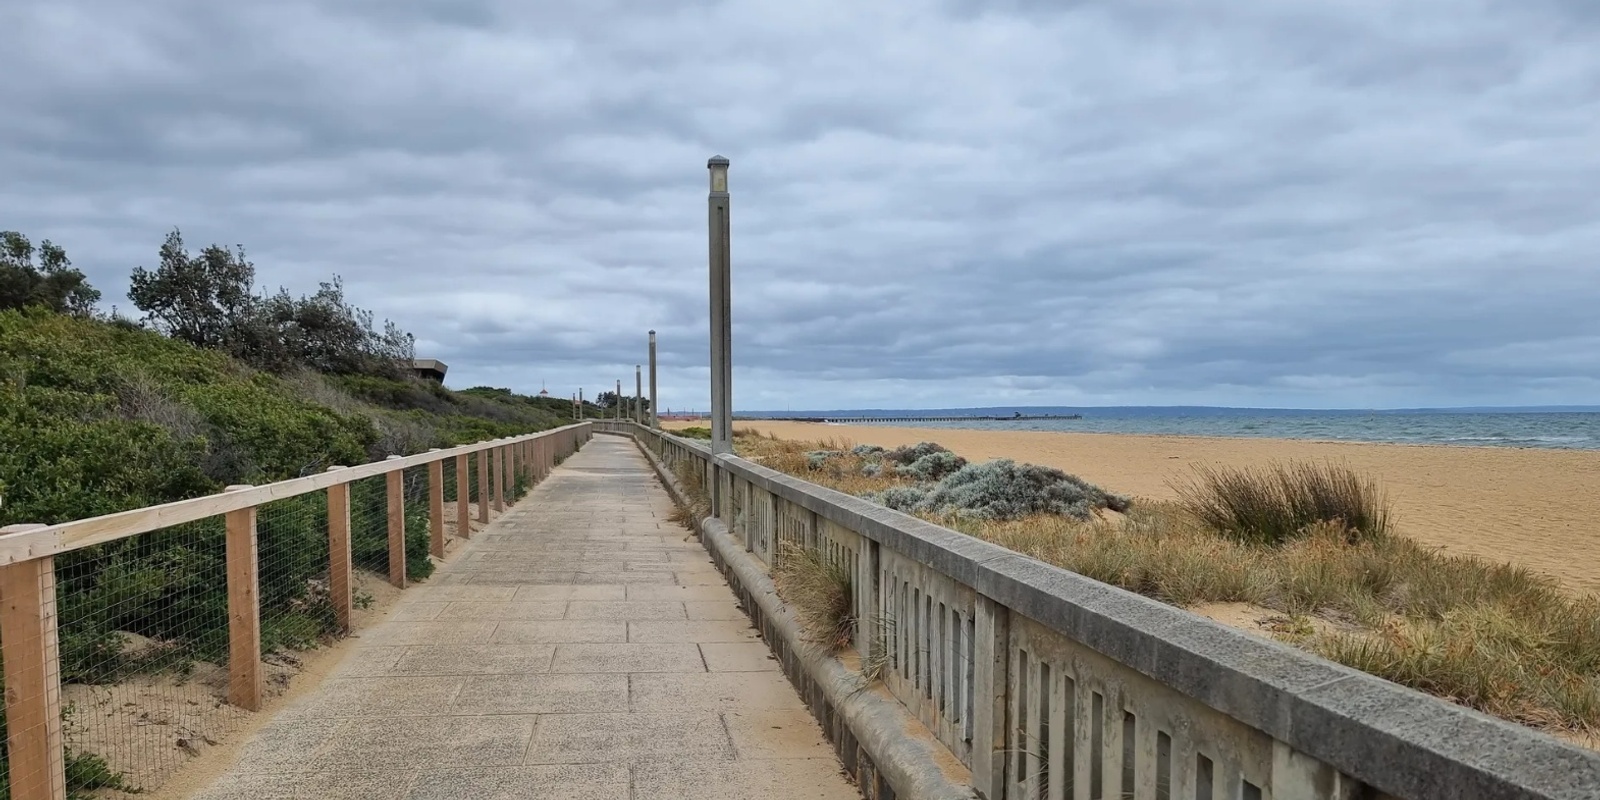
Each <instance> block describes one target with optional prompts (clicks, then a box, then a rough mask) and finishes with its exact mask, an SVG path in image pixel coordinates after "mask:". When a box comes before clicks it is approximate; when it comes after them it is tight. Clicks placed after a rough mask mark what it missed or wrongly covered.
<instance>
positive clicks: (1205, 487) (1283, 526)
mask: <svg viewBox="0 0 1600 800" xmlns="http://www.w3.org/2000/svg"><path fill="white" fill-rule="evenodd" d="M1172 488H1173V489H1174V490H1175V491H1177V493H1178V496H1179V497H1180V498H1181V502H1182V504H1183V505H1184V507H1185V508H1187V509H1188V510H1189V512H1190V513H1191V514H1193V515H1194V516H1196V517H1198V518H1199V519H1200V520H1201V521H1203V522H1205V523H1206V524H1207V525H1210V526H1211V527H1212V528H1215V529H1216V530H1218V531H1220V532H1222V533H1224V534H1226V535H1228V536H1231V537H1233V538H1236V539H1239V540H1241V541H1246V542H1259V543H1263V544H1282V543H1284V542H1287V541H1289V540H1290V539H1293V538H1295V537H1297V536H1299V535H1301V534H1302V533H1304V532H1305V531H1306V530H1307V529H1308V528H1310V527H1311V526H1313V525H1317V524H1323V523H1339V524H1341V525H1342V526H1343V527H1344V529H1345V530H1346V531H1347V532H1348V537H1349V538H1350V539H1351V540H1352V541H1353V540H1356V539H1372V538H1377V537H1381V536H1385V535H1387V534H1388V532H1389V517H1390V511H1389V501H1388V499H1387V498H1386V497H1385V496H1384V493H1383V490H1382V489H1381V488H1380V487H1379V486H1378V484H1377V481H1375V480H1373V479H1372V478H1370V477H1367V476H1364V475H1362V474H1361V473H1359V472H1356V471H1355V470H1353V469H1351V468H1350V467H1348V466H1345V465H1342V464H1333V463H1316V462H1305V461H1296V462H1290V463H1288V464H1271V465H1269V466H1267V467H1266V468H1263V469H1255V468H1249V467H1246V468H1243V469H1236V468H1231V467H1210V466H1196V467H1195V475H1194V477H1193V478H1191V479H1190V480H1188V481H1185V482H1179V483H1175V484H1174V485H1173V487H1172Z"/></svg>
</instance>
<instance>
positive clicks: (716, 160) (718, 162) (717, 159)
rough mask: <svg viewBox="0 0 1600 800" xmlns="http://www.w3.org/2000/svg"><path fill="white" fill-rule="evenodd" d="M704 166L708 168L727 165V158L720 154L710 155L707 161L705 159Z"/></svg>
mask: <svg viewBox="0 0 1600 800" xmlns="http://www.w3.org/2000/svg"><path fill="white" fill-rule="evenodd" d="M706 166H707V167H708V168H709V167H726V166H728V159H726V158H724V157H722V156H712V157H711V158H710V159H709V160H708V161H706Z"/></svg>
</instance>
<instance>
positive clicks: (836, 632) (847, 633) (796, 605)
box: [772, 542, 855, 653]
mask: <svg viewBox="0 0 1600 800" xmlns="http://www.w3.org/2000/svg"><path fill="white" fill-rule="evenodd" d="M773 561H774V563H773V567H772V583H773V585H774V586H775V587H777V590H778V597H779V598H780V599H782V600H783V602H784V603H785V604H786V605H788V607H789V608H790V609H791V610H793V611H794V613H795V617H796V619H798V620H799V622H800V633H801V635H802V636H803V637H804V638H805V640H806V641H807V642H808V643H810V644H814V645H817V646H818V647H821V648H823V649H824V650H826V651H827V652H830V653H832V652H837V651H839V650H843V649H845V648H846V647H849V646H850V639H851V636H852V634H853V633H854V631H855V617H854V615H852V614H851V613H850V570H849V569H848V568H847V567H845V566H843V565H841V564H838V563H835V562H830V561H828V559H827V558H826V557H825V556H824V555H823V554H822V553H821V552H820V551H817V550H811V549H808V548H805V547H801V546H799V545H796V544H794V543H792V542H785V543H783V544H782V545H781V546H780V547H779V548H778V553H777V558H775V559H774V560H773Z"/></svg>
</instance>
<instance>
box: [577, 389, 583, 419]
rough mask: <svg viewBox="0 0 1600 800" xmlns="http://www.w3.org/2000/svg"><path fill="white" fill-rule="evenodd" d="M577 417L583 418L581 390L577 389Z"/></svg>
mask: <svg viewBox="0 0 1600 800" xmlns="http://www.w3.org/2000/svg"><path fill="white" fill-rule="evenodd" d="M578 419H583V390H582V389H579V390H578Z"/></svg>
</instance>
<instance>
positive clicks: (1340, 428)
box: [741, 406, 1600, 450]
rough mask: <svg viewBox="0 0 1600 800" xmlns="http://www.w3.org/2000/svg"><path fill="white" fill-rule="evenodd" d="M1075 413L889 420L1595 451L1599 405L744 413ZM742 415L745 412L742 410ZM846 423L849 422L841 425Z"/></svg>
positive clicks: (983, 426)
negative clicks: (1532, 408) (1566, 407)
mask: <svg viewBox="0 0 1600 800" xmlns="http://www.w3.org/2000/svg"><path fill="white" fill-rule="evenodd" d="M1018 412H1020V413H1022V414H1024V415H1045V414H1055V415H1067V414H1081V415H1082V416H1083V418H1082V419H1042V420H1019V421H1015V422H1013V421H983V420H970V421H969V420H962V421H959V422H895V423H892V424H893V425H895V426H897V427H913V426H914V427H926V428H971V429H978V430H1008V431H1015V430H1023V431H1080V432H1090V433H1151V434H1179V435H1186V436H1243V437H1261V438H1273V439H1321V440H1329V441H1342V442H1395V443H1401V444H1432V445H1455V446H1463V447H1540V448H1550V449H1560V450H1600V409H1595V410H1583V411H1526V410H1515V411H1511V410H1401V411H1354V410H1352V411H1306V410H1297V409H1243V408H1205V407H1185V408H1159V407H1146V406H1140V407H1104V408H1067V407H1050V408H1037V407H1036V408H1022V407H1006V408H970V409H949V410H944V409H941V410H939V411H910V410H881V409H880V410H871V411H865V410H858V411H849V410H846V411H824V412H817V411H806V412H799V411H795V412H775V413H770V414H760V415H755V414H751V415H749V416H751V417H755V416H761V417H766V418H770V419H781V418H785V417H830V416H831V417H845V416H850V417H888V416H912V415H935V414H941V415H963V416H967V415H971V416H1011V415H1012V414H1015V413H1018ZM741 416H744V415H741ZM842 424H843V425H845V426H848V425H850V424H851V423H842Z"/></svg>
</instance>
